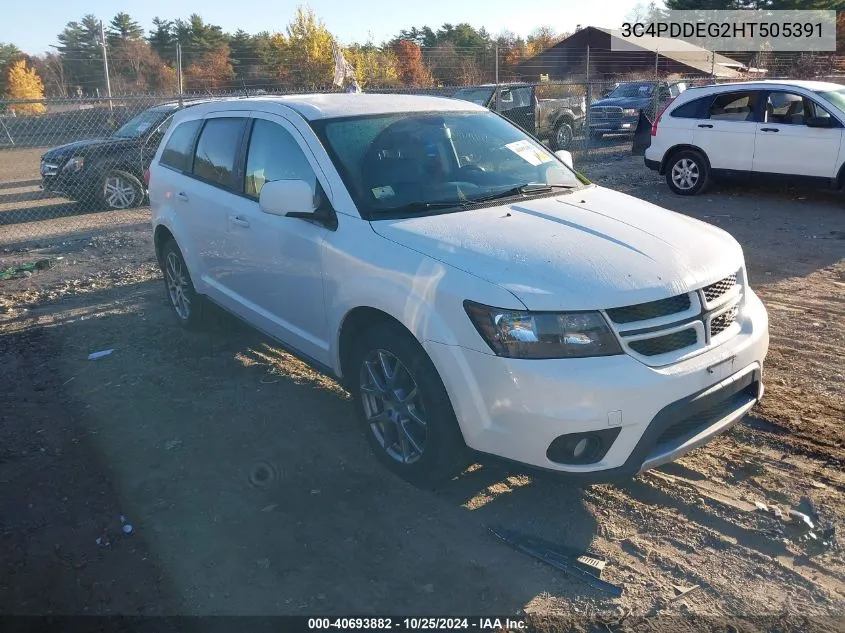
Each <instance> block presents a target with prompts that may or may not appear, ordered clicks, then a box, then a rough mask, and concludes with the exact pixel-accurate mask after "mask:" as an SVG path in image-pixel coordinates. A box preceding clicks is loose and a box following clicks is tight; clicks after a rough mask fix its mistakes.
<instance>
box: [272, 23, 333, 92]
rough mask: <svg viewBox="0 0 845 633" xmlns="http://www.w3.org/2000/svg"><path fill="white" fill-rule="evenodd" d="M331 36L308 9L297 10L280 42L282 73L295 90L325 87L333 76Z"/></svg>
mask: <svg viewBox="0 0 845 633" xmlns="http://www.w3.org/2000/svg"><path fill="white" fill-rule="evenodd" d="M334 41H335V40H334V37H333V36H332V34H331V33H329V30H328V29H327V28H326V25H325V24H323V21H322V20H320V19H318V18H317V16H316V15H315V14H314V11H312V10H311V9H310V8H303V7H299V8H298V9H297V10H296V16H295V17H294V19H293V21H292V22H291V23H290V24H289V25H288V27H287V38H285V41H284V42H283V43H282V44H283V45H282V48H283V63H282V65H283V68H282V73H281V74H283V75H284V76H286V77H287V78H288V81H290V82H292V83H293V85H295V86H296V87H298V88H308V89H315V88H322V87H326V86H329V85H330V84H331V82H332V76H333V75H334V57H333V54H332V45H333V44H334Z"/></svg>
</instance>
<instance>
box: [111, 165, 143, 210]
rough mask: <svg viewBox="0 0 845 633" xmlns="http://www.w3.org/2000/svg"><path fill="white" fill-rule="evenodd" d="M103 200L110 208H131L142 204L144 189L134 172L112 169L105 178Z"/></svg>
mask: <svg viewBox="0 0 845 633" xmlns="http://www.w3.org/2000/svg"><path fill="white" fill-rule="evenodd" d="M101 193H102V197H103V202H104V203H105V204H106V206H107V207H108V208H109V209H131V208H133V207H137V206H138V205H140V204H141V201H142V200H143V198H144V190H143V188H142V186H141V183H140V182H139V181H138V179H137V178H135V177H134V176H133V175H132V174H128V173H126V172H124V171H118V170H114V171H110V172H109V173H108V174H107V175H106V177H105V179H104V180H103V190H102V192H101Z"/></svg>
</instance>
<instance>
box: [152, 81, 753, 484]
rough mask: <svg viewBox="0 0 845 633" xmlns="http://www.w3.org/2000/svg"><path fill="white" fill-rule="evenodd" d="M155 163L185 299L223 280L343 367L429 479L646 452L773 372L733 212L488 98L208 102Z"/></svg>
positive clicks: (725, 414)
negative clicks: (556, 135)
mask: <svg viewBox="0 0 845 633" xmlns="http://www.w3.org/2000/svg"><path fill="white" fill-rule="evenodd" d="M147 181H148V186H149V195H150V201H151V205H152V211H153V213H152V218H153V219H152V222H153V227H154V230H155V248H156V254H157V256H158V260H159V262H160V264H161V267H162V270H163V272H164V277H165V283H166V286H167V292H168V296H169V298H170V302H171V304H172V307H173V310H174V312H175V314H176V317H177V318H178V320H179V322H180V323H181V324H183V325H184V326H187V327H191V326H195V325H197V324H198V323H199V322H200V318H201V310H202V307H203V305H204V303H205V301H208V300H210V301H213V302H214V303H216V304H219V305H220V306H222V307H224V308H225V309H227V310H229V311H231V312H233V313H234V314H236V315H238V316H240V317H241V318H243V319H244V320H246V321H247V322H249V323H250V324H252V325H253V326H255V327H257V328H259V329H261V330H263V331H264V332H265V333H267V334H268V335H269V336H271V337H273V338H275V339H277V340H278V341H280V342H281V344H282V345H284V346H286V347H287V348H289V349H291V350H292V351H294V352H295V353H296V354H298V355H299V356H300V357H302V358H303V359H305V360H307V361H308V362H310V363H311V364H312V365H314V366H315V367H317V368H321V369H322V370H323V371H325V372H326V373H328V374H330V375H333V376H336V377H338V378H339V379H341V380H342V381H343V383H344V384H345V385H346V386H347V387H348V389H349V390H350V392H351V393H352V395H353V401H354V403H355V407H356V409H357V414H358V416H359V417H360V420H361V423H362V428H363V429H364V430H365V432H366V434H367V436H368V438H369V441H370V443H371V445H372V447H373V449H374V451H375V452H376V454H377V455H378V457H379V458H380V459H381V460H382V461H383V462H384V463H385V464H386V465H387V466H388V467H389V468H391V469H392V470H393V471H394V472H395V473H397V474H399V475H400V476H402V477H405V478H406V479H408V480H410V481H412V482H416V483H431V482H435V481H438V480H442V479H443V478H447V477H450V476H453V475H454V474H456V473H457V472H459V471H460V470H461V469H462V468H463V467H465V466H466V465H467V464H468V459H469V457H470V456H471V455H472V452H471V451H469V450H467V449H468V448H470V449H474V450H475V451H479V452H482V453H489V454H493V455H497V456H500V457H503V458H507V459H510V460H515V461H518V462H522V463H525V464H529V465H531V466H534V467H539V468H544V469H548V470H553V471H559V472H566V473H572V474H575V475H579V474H580V475H582V476H585V477H587V478H589V479H592V480H598V479H609V478H616V477H619V476H627V475H632V474H634V473H636V472H638V471H640V470H642V469H646V468H651V467H653V466H656V465H658V464H661V463H663V462H666V461H668V460H671V459H674V458H675V457H677V456H678V455H682V454H684V453H685V452H687V451H689V450H691V449H693V448H695V447H696V446H699V445H700V444H702V443H704V442H706V441H708V440H709V439H710V438H712V437H713V436H714V435H716V434H718V433H720V432H722V431H724V430H725V429H727V428H728V427H729V426H730V425H732V424H733V423H735V422H736V421H737V420H739V419H740V418H741V417H742V416H743V415H744V414H745V413H746V412H747V411H748V410H749V409H750V408H751V407H752V406H753V405H754V403H755V402H757V400H758V398H760V396H761V394H762V393H763V386H762V363H763V359H764V357H765V355H766V351H767V348H768V340H769V337H768V319H767V315H766V311H765V309H764V307H763V305H762V303H761V302H760V300H759V299H758V298H757V295H756V294H755V293H754V292H753V291H752V290H751V288H750V287H749V285H748V278H747V275H746V272H745V264H744V260H743V254H742V249H741V248H740V246H739V244H737V242H736V241H735V240H734V239H733V238H732V237H731V236H730V235H728V234H727V233H725V232H724V231H722V230H720V229H718V228H716V227H714V226H711V225H709V224H705V223H702V222H699V221H696V220H693V219H691V218H688V217H686V216H683V215H680V214H677V213H673V212H670V211H667V210H665V209H661V208H659V207H656V206H654V205H652V204H649V203H647V202H643V201H642V200H638V199H636V198H632V197H629V196H626V195H623V194H621V193H616V192H614V191H610V190H608V189H603V188H601V187H597V186H595V185H592V184H590V183H589V182H588V181H587V180H586V179H585V178H584V177H583V176H581V175H579V174H578V173H576V172H575V171H573V170H572V169H571V156H570V155H569V154H568V153H567V152H559V153H558V154H557V155H555V154H552V153H551V152H549V150H547V149H546V148H545V147H544V146H543V145H541V144H539V143H538V142H536V141H535V140H534V139H533V138H531V137H529V136H527V135H526V134H525V133H523V132H522V131H521V130H520V129H518V128H517V127H515V126H514V125H513V124H511V123H510V122H508V121H507V120H505V119H503V118H502V117H500V116H498V115H496V114H493V113H491V112H489V111H488V110H486V109H485V108H482V107H480V106H476V105H474V104H471V103H469V102H466V101H459V100H453V99H441V98H435V97H421V96H401V95H368V94H341V95H308V96H287V97H279V98H260V99H240V100H229V101H223V102H216V103H208V104H205V105H198V106H194V107H192V108H190V109H187V110H185V111H183V112H181V113H179V114H177V115H176V117H175V119H174V121H173V124H172V125H171V127H170V129H169V130H168V133H167V136H166V137H165V138H164V140H163V141H162V144H161V146H160V148H159V150H158V153H157V154H156V157H155V159H154V160H153V163H152V165H151V167H150V170H149V173H148V174H147ZM656 227H658V228H656ZM280 406H281V407H283V406H284V403H280ZM327 423H328V422H327ZM284 432H285V431H284V428H283V427H280V428H279V433H284Z"/></svg>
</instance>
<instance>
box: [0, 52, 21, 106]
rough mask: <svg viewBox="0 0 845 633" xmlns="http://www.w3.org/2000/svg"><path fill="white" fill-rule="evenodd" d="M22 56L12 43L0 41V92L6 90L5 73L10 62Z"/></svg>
mask: <svg viewBox="0 0 845 633" xmlns="http://www.w3.org/2000/svg"><path fill="white" fill-rule="evenodd" d="M22 57H23V53H22V52H21V50H20V49H19V48H18V47H17V46H15V45H14V44H5V43H3V42H0V94H3V93H4V92H6V74H7V73H8V71H9V67H10V66H11V65H12V62H15V61H17V60H19V59H21V58H22Z"/></svg>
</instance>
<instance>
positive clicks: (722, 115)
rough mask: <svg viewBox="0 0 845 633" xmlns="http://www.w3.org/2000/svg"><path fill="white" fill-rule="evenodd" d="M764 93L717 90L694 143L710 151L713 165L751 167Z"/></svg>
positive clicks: (714, 166)
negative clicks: (760, 105) (721, 91)
mask: <svg viewBox="0 0 845 633" xmlns="http://www.w3.org/2000/svg"><path fill="white" fill-rule="evenodd" d="M759 98H760V93H759V92H757V91H754V90H744V91H738V92H723V93H720V94H717V95H716V97H715V98H714V99H713V102H712V103H711V104H710V108H709V109H708V111H707V113H706V119H703V120H699V121H696V124H695V128H694V129H693V145H696V146H698V147H700V148H701V149H702V150H704V152H705V153H706V154H707V159H708V160H709V161H710V166H711V167H712V168H713V169H730V170H738V171H749V172H750V171H751V166H752V164H753V162H754V138H755V135H756V133H757V112H758V101H759Z"/></svg>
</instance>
